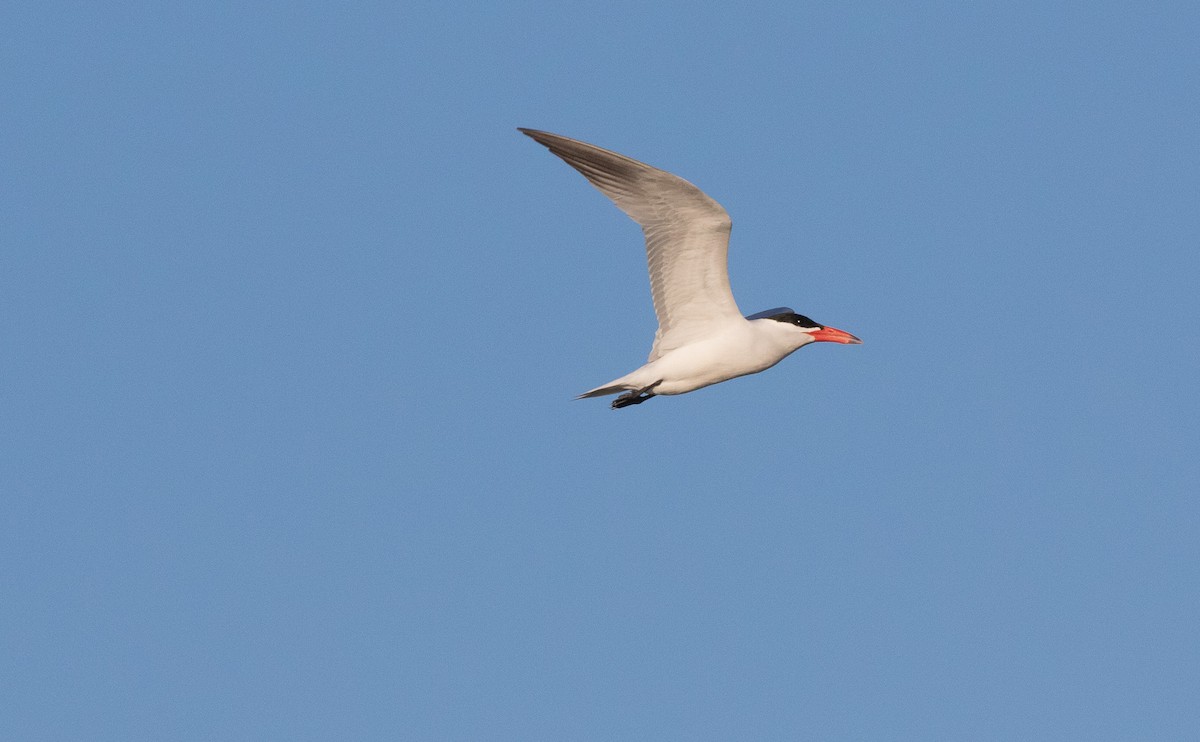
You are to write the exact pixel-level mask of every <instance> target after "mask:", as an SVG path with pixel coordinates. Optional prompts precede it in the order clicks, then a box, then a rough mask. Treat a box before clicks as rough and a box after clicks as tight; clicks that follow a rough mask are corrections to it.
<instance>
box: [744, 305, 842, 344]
mask: <svg viewBox="0 0 1200 742" xmlns="http://www.w3.org/2000/svg"><path fill="white" fill-rule="evenodd" d="M746 319H748V320H764V321H769V322H774V323H778V325H774V324H772V325H767V327H770V328H772V330H773V331H774V332H778V333H782V334H786V335H787V336H788V337H789V338H790V339H791V340H792V342H795V343H796V347H797V348H800V347H803V346H805V345H808V344H809V343H846V344H851V345H858V344H861V343H862V341H861V340H859V339H858V338H856V337H854V336H853V335H851V334H850V333H848V332H844V331H842V330H838V329H836V328H833V327H826V326H825V325H822V324H820V323H818V322H813V321H812V320H811V319H809V318H808V317H805V316H804V315H803V314H796V313H795V312H794V311H793V310H791V309H790V308H788V307H776V308H775V309H768V310H766V311H765V312H759V313H758V314H752V315H750V316H749V317H747V318H746Z"/></svg>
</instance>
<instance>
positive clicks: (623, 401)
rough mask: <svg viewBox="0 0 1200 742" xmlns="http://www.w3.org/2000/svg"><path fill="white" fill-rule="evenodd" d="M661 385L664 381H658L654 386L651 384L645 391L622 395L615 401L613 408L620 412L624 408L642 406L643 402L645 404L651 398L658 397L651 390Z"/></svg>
mask: <svg viewBox="0 0 1200 742" xmlns="http://www.w3.org/2000/svg"><path fill="white" fill-rule="evenodd" d="M661 383H662V381H656V382H654V383H653V384H651V385H650V386H648V387H645V388H643V389H636V390H633V391H628V392H625V393H624V394H622V395H621V396H619V397H617V398H616V399H614V400H613V403H612V408H613V409H614V410H619V409H621V408H622V407H628V406H630V405H635V404H641V403H642V402H645V401H646V400H647V399H650V398H651V397H656V396H658V395H656V394H655V393H654V392H653V391H651V390H653V389H654V387H656V386H658V385H659V384H661Z"/></svg>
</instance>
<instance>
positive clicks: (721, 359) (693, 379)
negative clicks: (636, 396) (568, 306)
mask: <svg viewBox="0 0 1200 742" xmlns="http://www.w3.org/2000/svg"><path fill="white" fill-rule="evenodd" d="M771 340H772V338H769V337H763V336H761V335H760V334H758V333H754V332H746V331H743V328H742V327H737V328H735V329H733V330H731V331H729V332H726V333H722V334H720V335H716V336H714V337H711V338H708V339H706V340H702V341H700V342H697V343H692V344H691V345H685V346H683V347H682V348H677V349H675V350H673V351H671V352H670V353H668V354H666V355H665V356H663V357H662V358H659V359H658V360H657V361H654V362H653V363H648V364H646V365H645V366H643V367H642V368H640V369H638V370H637V371H636V372H635V374H637V376H638V378H639V379H645V380H646V385H649V384H652V383H654V382H655V381H657V380H659V379H661V380H662V383H660V384H659V385H658V386H656V387H654V393H655V394H685V393H687V392H690V391H694V390H696V389H700V388H701V387H706V386H709V385H710V384H717V383H719V382H722V381H727V380H729V379H734V378H737V377H738V376H746V375H747V374H756V373H758V372H759V371H765V370H766V369H768V368H770V367H772V366H774V365H775V364H776V363H779V362H780V361H782V360H783V359H784V358H786V357H787V356H788V355H789V354H791V353H792V351H794V350H795V349H796V348H795V347H791V345H790V344H789V345H787V346H784V345H780V344H778V343H775V342H771Z"/></svg>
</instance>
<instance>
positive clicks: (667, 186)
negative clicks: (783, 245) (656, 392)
mask: <svg viewBox="0 0 1200 742" xmlns="http://www.w3.org/2000/svg"><path fill="white" fill-rule="evenodd" d="M520 131H521V132H522V133H524V134H527V135H528V136H530V137H532V138H533V139H534V140H535V141H537V142H538V143H539V144H542V145H545V146H546V148H548V149H549V150H550V151H551V152H553V153H554V154H555V155H558V156H559V157H560V158H562V159H563V160H564V161H565V162H566V163H567V164H568V165H570V166H571V167H573V168H575V169H576V170H578V171H579V172H581V173H583V175H584V177H586V178H587V179H588V180H589V181H590V182H591V184H592V185H594V186H596V188H598V189H600V192H601V193H603V194H604V195H605V196H608V197H609V198H610V199H612V201H613V203H615V204H616V205H617V206H618V207H619V208H620V209H621V210H622V211H624V212H625V213H626V214H628V215H629V216H630V217H632V218H633V220H634V221H636V222H637V223H638V224H640V225H641V226H642V232H643V234H645V236H646V258H647V262H648V263H649V268H650V293H651V296H652V297H653V299H654V313H655V314H656V315H657V316H658V332H657V333H655V335H654V347H653V348H652V349H651V351H650V358H649V360H651V361H653V360H655V359H657V358H659V357H660V356H662V355H663V354H665V353H667V352H668V351H671V350H674V349H675V348H678V347H680V346H683V345H687V344H688V343H690V342H693V341H695V340H698V339H700V338H703V337H705V336H707V335H710V334H712V333H713V332H714V331H715V329H716V327H717V326H719V325H720V324H723V323H725V322H729V321H732V320H740V319H742V315H741V312H739V311H738V308H737V303H736V302H734V300H733V292H732V291H730V289H729V269H728V254H729V230H730V228H731V227H732V222H731V221H730V219H729V214H727V213H725V209H723V208H721V204H719V203H717V202H716V201H714V200H712V199H711V198H709V197H708V196H706V195H705V194H704V192H703V191H701V190H700V189H699V188H697V187H696V186H694V185H692V184H691V183H689V182H687V181H686V180H684V179H683V178H680V177H677V176H675V175H672V174H670V173H668V172H666V171H663V170H659V169H657V168H653V167H650V166H649V165H646V164H644V163H641V162H638V161H637V160H633V159H630V158H628V157H625V156H624V155H619V154H617V153H616V152H610V151H608V150H606V149H601V148H600V147H596V146H594V145H591V144H587V143H585V142H580V141H577V140H574V139H569V138H567V137H563V136H559V135H557V134H550V133H547V132H544V131H536V130H533V129H520Z"/></svg>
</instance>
